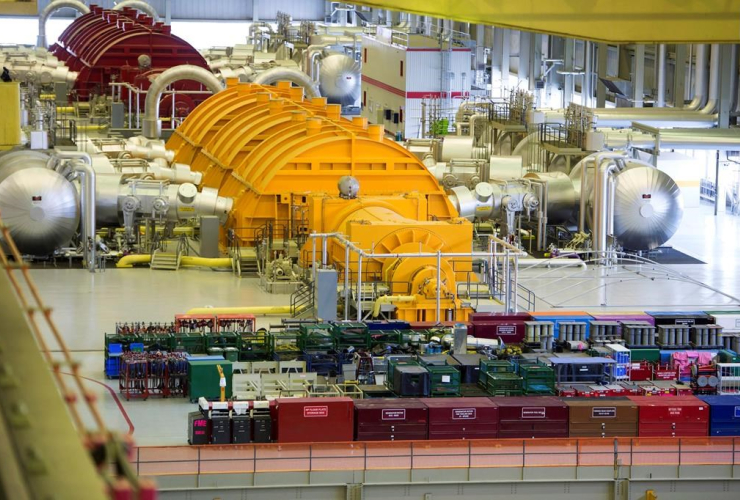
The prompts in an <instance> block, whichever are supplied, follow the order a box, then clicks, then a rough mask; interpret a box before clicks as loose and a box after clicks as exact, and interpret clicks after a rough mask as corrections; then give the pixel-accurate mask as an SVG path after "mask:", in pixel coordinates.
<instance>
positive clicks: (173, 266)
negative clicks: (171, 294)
mask: <svg viewBox="0 0 740 500" xmlns="http://www.w3.org/2000/svg"><path fill="white" fill-rule="evenodd" d="M149 267H150V268H151V269H162V270H165V271H177V270H178V269H180V252H178V253H165V252H163V251H161V250H155V251H154V253H153V254H152V261H151V263H150V264H149Z"/></svg>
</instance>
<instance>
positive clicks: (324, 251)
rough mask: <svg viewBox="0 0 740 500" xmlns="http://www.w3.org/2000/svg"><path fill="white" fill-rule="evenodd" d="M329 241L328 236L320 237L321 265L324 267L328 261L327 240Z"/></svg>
mask: <svg viewBox="0 0 740 500" xmlns="http://www.w3.org/2000/svg"><path fill="white" fill-rule="evenodd" d="M328 241H329V237H328V236H326V235H325V236H324V237H323V238H322V239H321V267H322V268H326V266H327V261H328V255H327V254H328V252H327V242H328Z"/></svg>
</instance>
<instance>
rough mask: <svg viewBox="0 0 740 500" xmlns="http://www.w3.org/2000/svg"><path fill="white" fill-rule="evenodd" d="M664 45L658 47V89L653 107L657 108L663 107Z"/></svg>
mask: <svg viewBox="0 0 740 500" xmlns="http://www.w3.org/2000/svg"><path fill="white" fill-rule="evenodd" d="M667 52H668V51H667V48H666V44H664V43H661V44H660V45H658V78H657V83H656V86H657V87H658V89H657V90H658V95H657V102H656V103H655V105H656V106H657V107H658V108H664V107H665V72H666V68H665V66H666V53H667Z"/></svg>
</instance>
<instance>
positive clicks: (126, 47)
mask: <svg viewBox="0 0 740 500" xmlns="http://www.w3.org/2000/svg"><path fill="white" fill-rule="evenodd" d="M49 50H50V51H51V52H52V53H53V54H54V55H55V56H56V57H57V58H59V59H60V60H62V61H64V63H65V64H66V65H67V67H69V69H70V70H72V71H77V72H79V76H78V77H77V80H76V82H75V86H74V90H75V91H76V93H77V98H78V99H79V100H81V101H86V100H88V99H89V98H90V96H91V95H93V94H97V95H102V94H110V93H111V88H110V86H109V84H110V83H111V81H113V78H114V77H115V81H117V82H126V83H130V84H131V85H134V86H136V87H139V88H141V89H142V90H146V89H148V88H149V85H150V84H151V80H152V79H153V78H155V77H156V76H157V75H159V74H160V73H162V72H163V71H164V70H166V69H169V68H171V67H173V66H179V65H181V64H191V65H193V66H199V67H201V68H204V69H209V68H208V64H207V63H206V60H205V59H204V58H203V56H201V55H200V53H199V52H198V51H197V50H195V48H193V46H191V45H190V44H189V43H187V42H186V41H185V40H183V39H181V38H179V37H176V36H175V35H173V34H172V33H171V30H170V26H165V25H164V24H163V23H161V22H154V20H153V19H152V18H151V17H149V16H146V15H143V14H140V13H138V12H137V11H136V10H134V9H130V8H124V9H123V10H120V11H114V10H107V9H103V8H101V7H98V6H96V5H91V6H90V13H89V14H85V15H83V16H81V17H78V18H77V19H75V20H74V21H73V22H72V24H70V25H69V27H67V29H66V30H64V32H63V33H62V35H61V36H60V37H59V40H58V41H57V43H56V44H54V45H52V46H51V47H50V49H49ZM141 55H146V56H149V58H150V59H151V65H150V66H149V67H147V68H143V69H142V68H139V61H138V58H139V56H141ZM171 88H173V89H174V90H176V91H184V90H189V91H198V90H202V89H203V87H202V85H201V84H200V83H197V82H194V81H189V80H182V81H178V82H175V83H173V84H172V85H171ZM210 95H211V94H210V92H208V91H204V92H203V93H202V94H187V95H185V94H183V95H182V96H177V101H176V106H177V109H178V110H179V111H180V112H181V113H186V112H189V111H190V109H185V108H192V107H194V106H195V105H197V104H198V103H200V102H201V101H204V100H205V99H207V98H208V97H209V96H210ZM121 99H122V100H123V101H124V102H126V103H127V102H128V99H129V92H128V90H127V89H126V88H123V89H122V90H121ZM132 99H133V102H132V107H133V108H134V109H135V107H136V105H137V100H136V95H135V94H133V93H132ZM138 104H139V105H140V107H141V109H143V106H144V96H143V95H142V96H141V97H140V101H139V103H138ZM170 106H172V96H171V95H168V96H165V98H164V99H163V104H162V109H161V110H160V111H161V114H162V115H163V116H169V115H170V113H171V107H170ZM181 113H178V114H181Z"/></svg>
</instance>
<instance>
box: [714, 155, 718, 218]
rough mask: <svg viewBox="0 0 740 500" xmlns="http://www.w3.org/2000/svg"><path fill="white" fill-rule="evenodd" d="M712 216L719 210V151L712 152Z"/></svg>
mask: <svg viewBox="0 0 740 500" xmlns="http://www.w3.org/2000/svg"><path fill="white" fill-rule="evenodd" d="M714 155H715V156H714V157H715V163H714V216H715V217H716V216H717V212H719V151H716V152H715V153H714Z"/></svg>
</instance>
